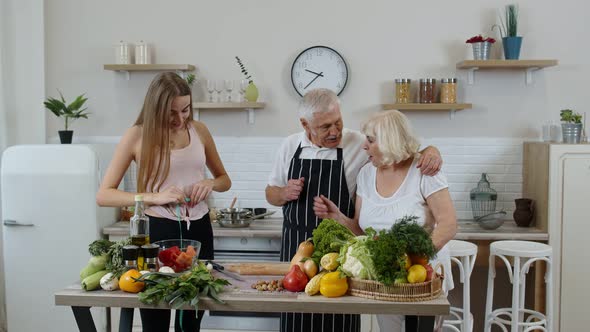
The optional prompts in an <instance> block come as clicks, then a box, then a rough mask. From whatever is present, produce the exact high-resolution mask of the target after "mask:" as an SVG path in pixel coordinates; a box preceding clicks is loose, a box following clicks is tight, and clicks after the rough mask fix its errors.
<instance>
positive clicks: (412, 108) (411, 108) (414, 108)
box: [381, 103, 473, 119]
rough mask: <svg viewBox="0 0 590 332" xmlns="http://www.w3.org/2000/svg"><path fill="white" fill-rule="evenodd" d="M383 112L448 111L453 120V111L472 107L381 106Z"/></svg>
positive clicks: (430, 105) (454, 105)
mask: <svg viewBox="0 0 590 332" xmlns="http://www.w3.org/2000/svg"><path fill="white" fill-rule="evenodd" d="M381 107H382V108H383V110H398V111H448V112H449V115H450V118H451V119H454V118H455V111H460V110H464V109H468V108H471V107H473V105H472V104H467V103H461V104H442V103H432V104H419V103H409V104H382V105H381Z"/></svg>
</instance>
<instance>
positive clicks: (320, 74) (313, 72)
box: [305, 69, 324, 77]
mask: <svg viewBox="0 0 590 332" xmlns="http://www.w3.org/2000/svg"><path fill="white" fill-rule="evenodd" d="M305 71H307V72H310V73H312V74H316V75H317V76H321V77H324V75H323V74H322V73H323V72H321V73H319V74H318V73H316V72H315V71H311V70H309V69H306V70H305Z"/></svg>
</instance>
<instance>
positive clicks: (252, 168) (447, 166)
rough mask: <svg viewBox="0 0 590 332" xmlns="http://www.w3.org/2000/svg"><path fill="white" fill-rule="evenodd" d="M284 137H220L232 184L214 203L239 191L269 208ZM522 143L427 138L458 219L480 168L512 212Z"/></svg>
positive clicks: (466, 215) (247, 201) (241, 197)
mask: <svg viewBox="0 0 590 332" xmlns="http://www.w3.org/2000/svg"><path fill="white" fill-rule="evenodd" d="M282 139H283V138H282V137H217V138H215V141H216V143H217V149H218V150H219V154H220V156H221V160H223V163H224V165H225V167H226V170H227V172H228V173H229V175H230V177H231V179H232V182H233V185H232V188H231V190H230V191H229V192H226V193H214V194H213V195H212V197H211V200H210V205H211V206H213V207H225V206H228V205H229V204H230V202H231V199H232V198H233V197H234V196H238V201H239V202H240V203H239V204H240V206H241V207H271V206H270V205H268V203H267V202H266V200H265V198H264V188H265V187H266V184H267V180H268V174H269V172H270V169H271V166H272V163H273V161H274V158H275V154H276V151H277V149H278V147H279V145H280V144H281V142H282ZM522 142H523V140H516V139H501V138H440V139H436V138H433V139H423V140H422V144H423V146H427V145H434V146H436V147H438V148H439V149H440V151H441V154H442V156H443V161H444V163H443V171H444V172H445V174H446V175H447V179H448V181H449V187H450V191H451V197H452V198H453V201H454V202H455V208H456V209H457V216H458V218H459V219H470V218H472V213H471V205H470V202H469V191H470V190H471V189H473V188H475V187H476V186H477V182H478V181H479V179H480V177H481V173H483V172H486V173H488V178H489V180H490V183H491V186H492V188H494V189H495V190H496V191H497V192H498V203H497V205H496V209H497V210H498V209H504V210H505V211H507V212H508V216H510V217H512V211H513V210H514V199H515V198H519V197H520V196H521V195H522Z"/></svg>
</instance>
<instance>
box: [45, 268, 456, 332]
mask: <svg viewBox="0 0 590 332" xmlns="http://www.w3.org/2000/svg"><path fill="white" fill-rule="evenodd" d="M243 277H244V279H245V281H236V280H230V279H228V280H230V282H231V283H232V285H231V286H227V287H226V289H225V290H224V292H222V293H221V294H220V296H219V297H220V298H221V299H222V300H223V301H224V302H225V304H221V303H217V302H215V301H214V300H212V299H210V298H208V297H203V298H201V299H200V300H199V309H203V310H211V311H247V312H305V313H346V314H359V313H360V314H393V315H396V314H397V315H416V316H435V315H446V314H448V313H449V311H450V304H449V302H448V301H447V298H446V297H445V296H444V295H441V296H439V297H438V298H436V299H434V300H430V301H423V302H387V301H378V300H370V299H365V298H361V297H355V296H343V297H338V298H327V297H324V296H320V295H318V296H308V295H306V294H305V293H291V292H287V291H284V292H259V291H256V290H254V289H252V288H250V285H251V284H252V283H254V282H255V281H256V280H259V279H263V280H272V279H277V278H278V277H272V276H243ZM55 304H56V305H59V306H70V307H72V311H73V312H74V316H75V319H76V323H77V324H78V328H79V330H80V331H82V332H87V331H89V332H95V331H96V327H95V325H94V321H93V320H92V316H91V314H90V308H91V307H107V308H110V307H120V308H122V309H121V320H120V324H119V331H131V325H132V320H133V309H134V308H148V309H150V308H151V309H170V306H168V305H166V304H162V303H161V304H159V305H157V306H154V305H146V304H143V303H141V302H139V299H138V297H137V295H136V294H131V293H125V292H122V291H114V292H107V291H102V290H98V291H91V292H87V291H84V290H82V289H81V288H80V286H79V285H75V286H70V287H67V288H65V289H63V290H61V291H59V292H57V293H56V294H55ZM182 309H193V308H192V307H189V306H185V307H183V308H182Z"/></svg>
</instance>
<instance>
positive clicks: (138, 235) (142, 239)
mask: <svg viewBox="0 0 590 332" xmlns="http://www.w3.org/2000/svg"><path fill="white" fill-rule="evenodd" d="M129 235H130V237H131V244H133V245H136V246H138V247H139V248H140V250H139V252H138V257H137V267H138V268H139V270H140V271H141V270H143V269H144V266H143V264H144V261H143V252H142V251H141V246H143V245H144V244H148V243H150V221H149V219H148V216H147V215H146V214H145V211H144V205H143V196H142V195H135V214H134V215H133V217H131V220H130V222H129Z"/></svg>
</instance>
